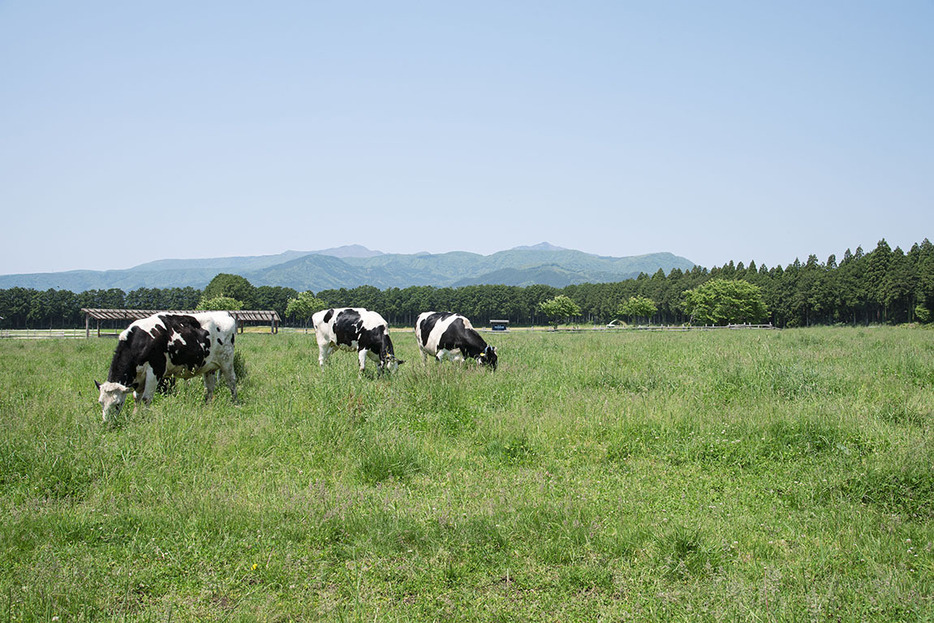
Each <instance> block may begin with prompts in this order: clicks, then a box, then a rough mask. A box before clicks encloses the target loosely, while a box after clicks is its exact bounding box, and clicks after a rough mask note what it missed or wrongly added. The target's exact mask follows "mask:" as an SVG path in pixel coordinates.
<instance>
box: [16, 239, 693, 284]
mask: <svg viewBox="0 0 934 623" xmlns="http://www.w3.org/2000/svg"><path fill="white" fill-rule="evenodd" d="M693 266H694V264H693V263H692V262H691V261H690V260H688V259H685V258H683V257H679V256H677V255H673V254H671V253H650V254H648V255H635V256H626V257H610V256H601V255H593V254H591V253H584V252H583V251H575V250H573V249H564V248H561V247H557V246H554V245H552V244H549V243H547V242H543V243H541V244H537V245H534V246H526V247H516V248H514V249H510V250H508V251H499V252H497V253H493V254H491V255H480V254H477V253H468V252H465V251H452V252H450V253H439V254H432V253H415V254H398V253H383V252H380V251H372V250H370V249H367V248H366V247H363V246H360V245H349V246H343V247H337V248H333V249H323V250H320V251H286V252H284V253H280V254H278V255H259V256H242V257H222V258H209V259H190V260H184V259H167V260H157V261H154V262H148V263H146V264H140V265H139V266H135V267H133V268H128V269H124V270H104V271H94V270H73V271H64V272H56V273H32V274H22V275H0V288H12V287H24V288H33V289H36V290H47V289H49V288H54V289H59V290H71V291H72V292H82V291H85V290H101V289H108V288H120V289H122V290H124V291H127V292H129V291H131V290H135V289H137V288H172V287H186V286H192V287H196V288H203V287H204V286H206V285H207V284H208V283H209V282H210V281H211V279H213V278H214V276H215V275H217V274H218V273H232V274H236V275H241V276H243V277H245V278H246V279H247V280H249V282H250V283H252V284H253V285H254V286H263V285H268V286H285V287H290V288H295V289H296V290H299V291H304V290H312V291H314V292H318V291H321V290H327V289H332V288H353V287H357V286H361V285H371V286H375V287H377V288H380V289H385V288H392V287H396V288H405V287H408V286H420V285H430V286H437V287H460V286H467V285H481V284H503V285H513V286H528V285H532V284H545V285H550V286H554V287H558V288H561V287H564V286H567V285H571V284H576V283H601V282H612V281H623V280H626V279H632V278H635V277H638V276H639V274H640V273H646V274H654V273H655V272H657V271H658V270H659V269H661V270H662V271H664V272H665V273H666V274H667V273H668V272H670V271H671V270H672V269H675V268H680V269H682V270H690V269H691V268H692V267H693Z"/></svg>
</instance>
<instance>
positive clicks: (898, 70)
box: [0, 0, 934, 274]
mask: <svg viewBox="0 0 934 623" xmlns="http://www.w3.org/2000/svg"><path fill="white" fill-rule="evenodd" d="M0 214H2V217H0V218H2V222H0V231H2V234H0V273H2V274H10V273H22V272H44V271H59V270H71V269H111V268H128V267H130V266H134V265H137V264H140V263H143V262H147V261H150V260H156V259H163V258H198V257H220V256H230V255H264V254H274V253H279V252H282V251H285V250H287V249H297V250H315V249H322V248H327V247H333V246H339V245H345V244H362V245H365V246H367V247H369V248H371V249H378V250H381V251H384V252H394V253H415V252H419V251H428V252H432V253H440V252H446V251H454V250H461V251H472V252H477V253H482V254H489V253H493V252H495V251H499V250H503V249H508V248H511V247H514V246H517V245H528V244H535V243H538V242H542V241H548V242H551V243H553V244H556V245H559V246H563V247H569V248H574V249H579V250H582V251H587V252H591V253H597V254H601V255H615V256H624V255H637V254H643V253H652V252H658V251H670V252H672V253H675V254H677V255H681V256H684V257H687V258H688V259H690V260H692V261H694V262H695V263H698V264H701V265H703V266H708V267H710V266H713V265H720V264H723V263H725V262H728V261H730V260H734V261H743V262H746V263H748V262H749V261H750V260H754V261H756V262H757V263H763V262H764V263H765V264H767V265H769V266H774V265H776V264H781V265H786V264H788V263H791V262H793V261H794V259H795V258H796V257H798V258H800V259H801V260H802V261H803V260H805V259H806V258H807V256H808V255H809V254H811V253H814V254H816V255H817V256H818V258H819V259H820V260H821V261H823V260H825V259H826V258H827V256H829V255H830V254H832V253H833V254H836V255H837V256H838V258H839V257H841V256H842V255H843V252H844V251H845V250H846V249H847V248H851V249H853V250H855V249H856V247H857V246H859V245H862V246H863V248H864V249H865V250H867V251H869V250H871V249H873V248H875V245H876V243H877V242H878V241H879V239H881V238H885V239H886V240H887V241H888V242H889V244H890V245H891V246H892V247H893V248H894V247H895V246H902V247H903V249H904V250H906V251H907V250H908V248H909V247H910V246H911V244H912V243H914V242H920V241H921V240H923V239H924V238H926V237H928V238H934V227H932V225H934V2H932V1H930V0H916V1H910V0H906V1H899V0H895V1H892V2H877V1H873V2H861V1H858V0H856V1H854V0H847V1H839V2H837V1H831V0H826V1H825V0H821V1H819V2H812V1H791V2H748V1H746V0H741V1H736V2H719V1H713V2H666V1H660V2H625V1H622V0H614V1H606V2H588V1H584V2H541V1H534V2H501V1H497V2H485V1H480V2H466V3H465V2H405V1H402V2H315V1H308V2H268V3H256V2H235V1H234V2H230V1H225V2H213V1H199V2H175V1H168V2H155V3H153V2H95V1H93V0H90V1H88V2H64V1H56V0H50V1H42V0H0Z"/></svg>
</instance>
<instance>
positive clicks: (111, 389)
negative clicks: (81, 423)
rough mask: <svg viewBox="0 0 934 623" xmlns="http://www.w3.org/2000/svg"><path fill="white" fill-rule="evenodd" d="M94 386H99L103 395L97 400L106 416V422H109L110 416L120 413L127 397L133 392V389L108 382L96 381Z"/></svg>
mask: <svg viewBox="0 0 934 623" xmlns="http://www.w3.org/2000/svg"><path fill="white" fill-rule="evenodd" d="M94 384H95V385H97V389H99V390H100V392H101V395H100V397H99V398H98V399H97V402H99V403H100V405H101V409H102V410H103V414H104V421H105V422H106V421H107V416H108V415H116V414H118V413H120V407H122V406H123V402H124V401H125V400H126V395H127V394H129V393H130V392H131V391H133V390H132V389H131V388H129V387H127V386H126V385H122V384H121V383H113V382H110V381H108V382H107V383H98V382H97V381H94Z"/></svg>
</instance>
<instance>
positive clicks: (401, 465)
mask: <svg viewBox="0 0 934 623" xmlns="http://www.w3.org/2000/svg"><path fill="white" fill-rule="evenodd" d="M491 340H493V341H494V342H495V344H496V346H497V347H498V349H499V352H500V367H499V369H498V370H497V371H496V372H495V373H491V372H489V371H486V370H479V369H474V368H472V367H467V368H458V367H455V366H453V365H451V364H450V363H448V364H444V365H440V366H439V365H435V364H434V363H433V362H429V363H430V364H431V365H422V363H421V361H420V357H419V356H418V355H417V353H416V348H415V344H414V337H413V336H412V335H411V333H410V332H398V333H397V335H396V336H394V341H395V343H396V351H397V355H398V356H400V357H401V358H403V359H405V360H407V363H406V364H405V365H403V366H402V367H401V368H400V370H399V371H398V373H397V375H396V376H395V377H392V378H389V377H376V376H375V375H374V374H370V373H367V374H364V375H362V376H360V375H358V374H357V372H356V361H355V358H354V357H353V356H351V355H349V354H346V353H338V354H336V355H335V356H334V357H333V358H332V360H331V361H330V362H329V365H328V366H326V367H325V369H323V370H322V369H319V368H318V365H317V350H316V347H315V344H314V336H313V334H310V333H309V334H308V335H305V334H301V333H290V334H286V333H282V334H279V335H268V334H247V335H244V336H241V337H240V338H238V342H237V345H238V348H239V351H240V353H241V358H242V361H241V365H243V366H245V368H244V369H245V370H246V371H247V373H246V374H245V375H244V377H243V379H242V383H241V387H240V401H239V404H232V403H231V401H230V396H229V393H228V392H227V391H226V388H225V387H223V386H222V384H221V386H220V387H218V390H217V393H216V397H215V401H214V402H213V403H212V404H207V405H205V404H203V403H202V397H203V387H202V386H201V384H200V383H199V382H191V383H187V384H186V383H184V382H181V383H179V384H178V386H177V388H176V391H175V393H174V394H173V395H170V396H159V397H157V398H156V400H155V401H154V403H153V406H152V407H151V408H149V409H146V410H140V411H139V412H137V413H135V414H134V413H132V412H131V410H130V409H127V410H125V412H124V413H123V414H122V415H121V416H120V417H119V418H118V419H117V421H116V422H115V423H114V424H113V425H103V424H102V423H101V417H100V412H99V409H98V406H97V403H96V396H97V395H96V391H95V389H94V384H93V380H94V379H95V378H97V379H98V380H100V379H101V377H103V375H104V374H105V373H106V370H107V367H108V365H109V359H110V355H111V352H112V348H113V343H112V342H111V341H109V340H87V341H85V340H43V341H21V340H16V341H3V342H0V425H2V426H3V428H4V431H5V432H4V435H3V436H2V437H0V512H2V514H3V517H4V521H3V522H2V523H0V620H9V621H49V620H52V619H53V617H58V620H61V621H101V620H103V621H194V620H198V621H203V620H207V621H256V620H264V621H299V620H301V621H307V620H329V621H332V620H336V621H357V620H389V621H408V620H438V619H451V620H464V621H467V620H470V621H476V620H480V621H505V620H510V621H512V620H529V621H537V620H548V621H552V620H626V619H634V620H672V619H674V620H689V619H690V620H694V619H701V620H722V619H727V620H756V619H760V620H788V621H800V620H866V619H875V620H880V621H889V620H905V621H912V620H917V621H923V620H931V619H932V618H934V604H932V598H934V530H932V519H934V460H932V459H934V443H932V441H934V436H932V425H934V332H931V331H924V330H918V329H901V328H888V327H880V328H871V329H843V328H824V329H799V330H788V331H781V332H779V331H768V332H766V331H763V332H752V331H743V332H726V331H722V332H697V333H694V332H691V333H671V334H666V333H633V332H624V333H616V332H605V333H560V332H559V333H531V332H510V333H507V334H501V335H495V336H491Z"/></svg>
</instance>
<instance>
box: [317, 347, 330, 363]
mask: <svg viewBox="0 0 934 623" xmlns="http://www.w3.org/2000/svg"><path fill="white" fill-rule="evenodd" d="M330 355H331V345H330V344H318V365H319V366H321V367H322V368H323V367H324V362H325V361H327V360H328V357H329V356H330Z"/></svg>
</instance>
